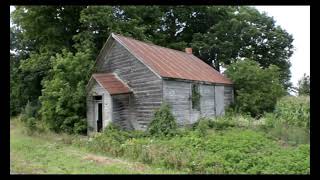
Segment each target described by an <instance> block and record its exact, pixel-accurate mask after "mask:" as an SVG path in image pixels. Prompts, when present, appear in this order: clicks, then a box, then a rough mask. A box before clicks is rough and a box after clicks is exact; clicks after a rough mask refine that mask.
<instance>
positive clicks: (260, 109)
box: [225, 59, 284, 116]
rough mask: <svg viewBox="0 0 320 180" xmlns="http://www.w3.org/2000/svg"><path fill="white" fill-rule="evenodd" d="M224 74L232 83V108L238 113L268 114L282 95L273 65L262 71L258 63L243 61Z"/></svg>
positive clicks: (276, 69)
mask: <svg viewBox="0 0 320 180" xmlns="http://www.w3.org/2000/svg"><path fill="white" fill-rule="evenodd" d="M225 73H226V75H227V76H228V77H229V78H231V80H232V81H233V83H234V89H235V104H234V107H235V109H236V110H238V111H240V112H243V113H249V114H250V115H252V116H259V115H262V114H263V113H264V112H270V111H272V110H273V109H274V107H275V105H276V102H277V99H278V98H279V97H281V96H283V95H284V89H283V87H282V85H281V83H280V79H279V74H280V72H279V68H278V67H277V66H275V65H270V66H269V67H268V68H264V69H263V68H261V67H260V65H259V63H257V62H255V61H252V60H249V59H245V60H242V61H237V62H235V63H233V64H231V65H230V66H228V67H227V70H226V71H225Z"/></svg>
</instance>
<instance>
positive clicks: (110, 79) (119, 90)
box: [92, 73, 132, 95]
mask: <svg viewBox="0 0 320 180" xmlns="http://www.w3.org/2000/svg"><path fill="white" fill-rule="evenodd" d="M92 77H93V78H94V79H95V80H96V81H97V82H98V83H99V84H100V85H101V86H102V87H103V88H104V89H106V90H107V91H108V93H109V94H110V95H116V94H128V93H132V91H131V90H130V88H129V87H128V85H127V84H125V83H124V82H122V81H121V80H120V78H118V77H117V76H116V75H115V74H114V73H99V74H93V75H92Z"/></svg>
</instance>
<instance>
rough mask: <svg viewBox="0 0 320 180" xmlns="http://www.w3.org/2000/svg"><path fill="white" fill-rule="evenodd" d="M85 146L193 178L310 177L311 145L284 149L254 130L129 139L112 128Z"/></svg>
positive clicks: (125, 133) (231, 130)
mask: <svg viewBox="0 0 320 180" xmlns="http://www.w3.org/2000/svg"><path fill="white" fill-rule="evenodd" d="M203 122H205V120H203ZM200 126H202V125H200ZM205 128H207V126H206V127H205ZM85 147H87V148H89V149H90V150H93V151H95V152H103V153H106V154H108V155H113V156H117V157H126V158H130V159H133V160H138V161H141V162H144V163H149V164H155V165H158V166H163V167H166V168H174V169H177V170H183V171H188V172H189V173H220V174H221V173H224V174H243V173H246V174H247V173H248V174H287V173H290V174H291V173H292V174H301V173H302V174H307V173H310V172H309V171H310V157H309V149H310V147H309V145H304V146H302V145H300V146H298V147H282V146H281V145H279V144H277V143H275V142H274V141H273V140H271V139H269V138H268V137H267V136H265V134H264V133H262V132H256V131H253V130H243V129H230V130H226V131H219V132H217V133H214V134H212V133H210V134H207V135H205V136H199V132H198V131H197V130H195V131H191V130H189V131H186V133H185V134H184V135H182V136H175V137H172V138H170V139H167V138H166V139H163V138H162V139H161V138H154V137H132V136H131V137H130V136H128V132H126V131H123V130H119V129H115V128H111V130H110V129H109V131H108V130H107V131H106V132H105V133H103V134H99V135H98V136H96V137H94V138H93V139H91V140H90V141H88V142H87V143H86V144H85Z"/></svg>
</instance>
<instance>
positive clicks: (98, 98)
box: [93, 96, 102, 101]
mask: <svg viewBox="0 0 320 180" xmlns="http://www.w3.org/2000/svg"><path fill="white" fill-rule="evenodd" d="M93 99H94V100H96V101H98V100H102V96H93Z"/></svg>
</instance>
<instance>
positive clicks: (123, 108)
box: [112, 94, 133, 130]
mask: <svg viewBox="0 0 320 180" xmlns="http://www.w3.org/2000/svg"><path fill="white" fill-rule="evenodd" d="M112 105H113V106H112V111H113V112H112V117H113V119H112V121H113V122H114V123H115V124H118V125H119V126H120V127H122V128H123V129H126V130H132V129H133V125H132V123H131V119H130V115H131V112H130V110H131V109H130V107H129V95H128V94H123V95H115V96H112Z"/></svg>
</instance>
